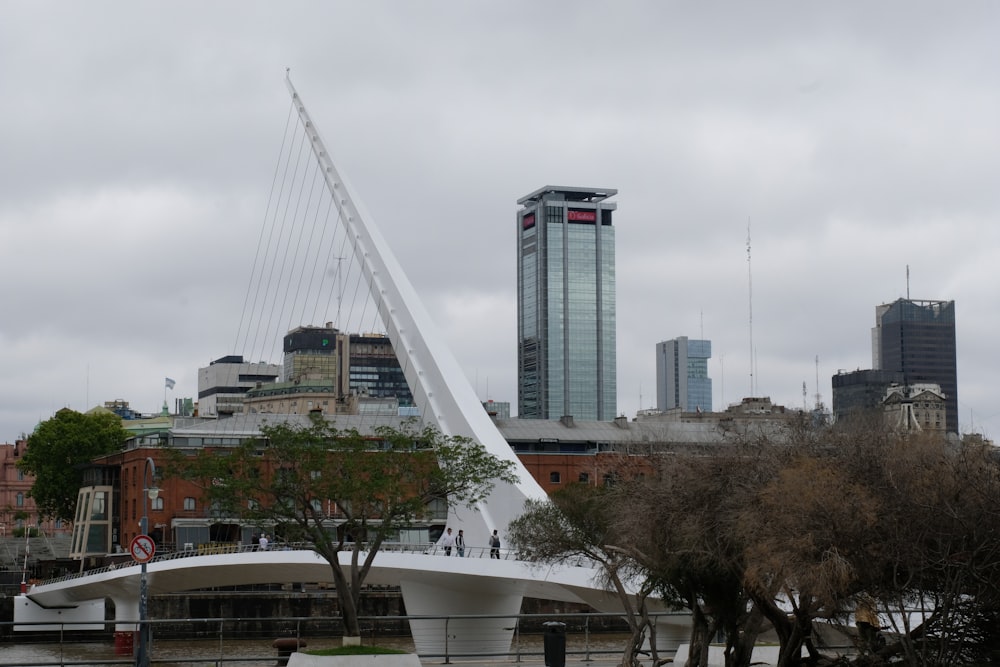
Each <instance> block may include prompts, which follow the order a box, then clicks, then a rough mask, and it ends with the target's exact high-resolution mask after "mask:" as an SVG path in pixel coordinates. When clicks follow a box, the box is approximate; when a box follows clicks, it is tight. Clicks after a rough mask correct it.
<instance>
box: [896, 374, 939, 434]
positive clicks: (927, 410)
mask: <svg viewBox="0 0 1000 667" xmlns="http://www.w3.org/2000/svg"><path fill="white" fill-rule="evenodd" d="M882 409H883V411H884V414H885V419H886V423H888V424H889V426H891V427H892V428H894V429H895V430H897V431H903V432H907V433H916V432H924V433H935V432H939V433H944V431H945V425H946V424H945V409H946V408H945V395H944V392H942V391H941V387H939V386H937V385H936V384H910V385H896V386H893V387H890V388H889V389H888V391H887V392H886V396H885V399H883V401H882Z"/></svg>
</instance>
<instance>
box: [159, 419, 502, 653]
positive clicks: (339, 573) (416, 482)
mask: <svg viewBox="0 0 1000 667" xmlns="http://www.w3.org/2000/svg"><path fill="white" fill-rule="evenodd" d="M261 432H262V436H263V437H262V438H261V439H259V440H247V441H245V442H244V443H242V444H241V445H240V446H238V447H236V448H233V449H227V450H226V451H225V452H220V451H215V450H200V451H199V452H198V453H197V455H195V456H193V457H188V456H184V454H183V453H182V452H177V451H175V452H174V456H173V457H172V460H171V462H170V464H169V466H168V471H167V472H168V474H180V475H181V476H182V477H184V478H185V479H188V480H190V481H192V482H195V483H196V484H198V485H199V487H200V488H201V489H202V495H203V499H204V500H205V501H206V502H208V503H210V504H211V505H212V506H214V507H216V508H217V511H218V512H219V513H220V514H222V515H228V516H235V517H242V519H243V520H244V521H247V522H251V523H253V524H256V525H260V526H278V525H280V526H282V529H283V530H284V531H285V537H286V539H298V540H303V541H307V542H309V543H311V544H312V546H313V549H314V550H315V551H316V552H317V553H318V554H319V555H320V556H322V557H323V558H324V559H325V560H326V561H327V562H328V563H329V564H330V567H331V571H332V574H333V580H334V584H335V585H336V590H337V598H338V602H339V604H340V612H341V617H342V619H343V622H344V633H345V638H346V637H351V638H355V637H359V636H360V634H361V628H360V625H359V623H358V610H359V605H360V599H361V589H362V586H364V583H365V579H366V578H367V575H368V573H369V571H370V569H371V567H372V564H373V562H374V560H375V556H376V554H377V553H378V551H379V549H380V548H381V546H382V544H383V543H384V542H385V541H387V540H392V539H393V538H395V537H396V536H397V535H398V534H399V530H400V529H401V528H405V527H407V526H408V525H411V524H412V523H413V522H414V521H415V520H418V519H423V518H426V517H427V516H428V515H429V514H430V513H431V512H432V511H433V507H435V506H436V507H438V508H443V507H446V506H447V507H454V506H458V505H464V506H472V505H474V504H475V503H477V502H479V501H481V500H483V499H485V498H486V496H488V495H489V493H490V492H491V491H492V489H493V487H494V486H495V484H496V483H498V482H504V483H510V484H514V483H516V482H517V476H516V474H515V473H514V464H513V463H512V462H510V461H503V460H501V459H498V458H497V457H495V456H493V455H492V454H490V453H489V452H487V451H486V448H485V447H483V446H482V445H480V444H479V443H475V442H473V441H471V440H470V439H468V438H463V437H457V436H446V435H443V434H442V433H441V432H440V431H438V430H437V429H435V428H431V427H427V428H422V429H421V428H418V427H417V426H416V425H415V424H414V423H408V424H406V425H404V426H403V427H402V428H400V429H394V428H390V427H379V428H377V429H376V430H375V434H374V438H373V437H368V436H364V435H362V434H360V433H359V432H358V431H356V430H353V429H352V430H339V429H337V428H336V426H335V424H334V423H332V422H329V421H327V420H326V419H324V418H323V417H322V416H320V415H311V419H310V423H309V424H308V425H305V426H298V425H294V424H290V423H279V424H275V425H273V426H268V427H265V428H262V429H261ZM328 502H329V503H332V504H333V506H334V507H335V508H336V512H337V515H338V518H337V521H336V522H333V521H331V520H330V518H329V517H328V512H327V503H328ZM345 552H346V553H349V555H350V563H349V565H348V566H347V567H342V566H341V563H340V556H341V554H342V553H345Z"/></svg>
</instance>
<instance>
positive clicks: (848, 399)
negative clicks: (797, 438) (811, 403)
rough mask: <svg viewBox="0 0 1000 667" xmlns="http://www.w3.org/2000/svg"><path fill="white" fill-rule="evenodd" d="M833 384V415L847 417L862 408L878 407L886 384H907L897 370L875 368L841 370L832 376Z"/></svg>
mask: <svg viewBox="0 0 1000 667" xmlns="http://www.w3.org/2000/svg"><path fill="white" fill-rule="evenodd" d="M830 384H831V385H832V387H833V418H834V420H835V421H841V420H843V419H848V418H850V417H851V416H852V415H856V414H859V413H863V412H872V411H876V410H881V407H882V402H883V401H884V400H885V397H886V394H887V392H888V391H889V387H892V386H897V385H904V384H906V376H905V375H904V374H903V373H902V372H900V371H878V370H873V369H870V368H866V369H858V370H856V371H840V372H838V373H837V374H836V375H834V376H833V377H832V378H831V381H830Z"/></svg>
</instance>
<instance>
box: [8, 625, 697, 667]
mask: <svg viewBox="0 0 1000 667" xmlns="http://www.w3.org/2000/svg"><path fill="white" fill-rule="evenodd" d="M652 616H653V617H655V618H656V619H657V620H659V621H664V622H667V623H669V622H670V621H675V622H676V627H678V628H680V627H682V625H683V619H682V618H680V617H682V616H686V614H683V613H679V612H664V613H661V614H652ZM466 619H496V621H497V623H502V624H503V625H504V626H505V627H507V628H509V629H511V630H512V631H513V638H512V641H511V644H510V648H509V650H507V651H502V652H492V653H461V652H457V651H456V650H454V648H449V647H450V646H451V647H454V643H451V644H449V642H448V641H447V636H448V635H449V633H451V634H454V633H456V632H461V631H456V630H455V628H456V627H463V624H462V623H461V621H463V620H466ZM359 620H360V622H361V626H362V643H363V644H365V645H370V646H380V647H386V648H395V649H399V650H402V651H406V652H409V653H412V652H414V645H413V640H412V638H411V636H410V633H409V622H410V621H411V620H420V621H426V620H431V621H443V623H441V628H442V632H443V633H444V635H445V641H444V642H443V644H442V645H443V646H444V650H443V651H442V652H440V653H434V654H423V655H420V658H421V660H422V661H423V662H424V664H425V665H440V664H442V663H444V664H449V663H463V662H476V663H478V664H480V665H482V664H483V660H486V659H490V658H498V659H501V660H504V661H509V662H515V663H526V664H539V663H542V658H543V656H544V655H545V646H544V639H545V634H546V629H547V628H546V624H547V623H552V622H557V623H562V624H563V628H564V632H565V635H564V636H565V656H566V663H567V664H568V665H569V664H571V663H573V662H576V663H578V664H581V665H590V666H591V667H592V666H593V665H594V664H595V663H600V664H605V665H612V664H617V662H618V658H620V656H621V655H622V653H623V651H624V650H625V647H626V644H627V641H628V638H629V635H628V632H627V625H626V624H625V622H624V621H623V620H622V618H621V615H620V614H601V613H551V614H518V615H514V616H510V615H450V616H365V617H361V618H360V619H359ZM127 622H129V623H132V621H127ZM147 623H149V625H150V627H151V630H152V636H153V641H152V643H151V651H150V657H151V662H152V664H153V665H156V664H164V665H167V664H169V665H176V664H213V665H217V666H220V667H221V666H223V665H241V664H242V665H261V664H272V665H273V664H274V660H275V656H276V649H275V648H274V646H273V644H274V642H275V640H276V639H291V638H295V639H298V640H300V641H301V643H302V645H304V646H306V648H305V649H304V650H310V649H320V648H332V647H335V646H339V645H340V644H341V636H342V635H343V626H342V623H341V620H340V618H339V617H331V616H323V617H317V616H311V617H252V618H180V619H153V620H149V621H147ZM136 624H137V625H138V622H136ZM32 625H34V624H25V623H20V624H18V627H17V628H16V632H14V630H15V628H14V627H13V624H12V623H0V637H2V638H10V637H12V636H14V638H15V639H16V640H17V641H16V642H14V643H12V644H10V645H7V646H4V647H3V649H2V650H0V667H15V665H16V666H17V667H33V666H36V665H38V666H41V665H63V664H72V665H80V666H83V665H112V664H132V661H133V658H131V657H130V656H123V655H121V654H120V653H119V654H116V653H115V651H116V645H115V642H114V640H113V627H114V624H113V623H110V622H109V624H108V626H107V628H106V629H105V630H104V631H102V632H96V633H94V632H91V633H84V632H81V631H77V630H74V625H75V624H73V623H62V624H59V627H58V628H54V626H53V624H52V623H44V624H39V630H38V631H32V630H31V626H32ZM43 626H44V631H43ZM671 627H674V626H673V625H671ZM461 639H464V640H470V639H471V640H473V642H472V643H473V644H475V641H474V640H475V639H476V638H475V637H461ZM684 640H685V637H683V636H681V635H677V636H671V637H661V638H660V641H658V646H661V647H662V651H661V655H660V657H661V658H662V657H664V655H666V656H669V655H671V654H672V653H671V652H672V651H673V650H675V649H676V646H677V644H678V643H679V642H680V641H684ZM464 645H466V646H468V645H469V642H468V641H466V642H464ZM647 657H648V656H647Z"/></svg>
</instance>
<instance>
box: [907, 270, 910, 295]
mask: <svg viewBox="0 0 1000 667" xmlns="http://www.w3.org/2000/svg"><path fill="white" fill-rule="evenodd" d="M906 300H907V301H909V300H910V265H909V264H907V265H906Z"/></svg>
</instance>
